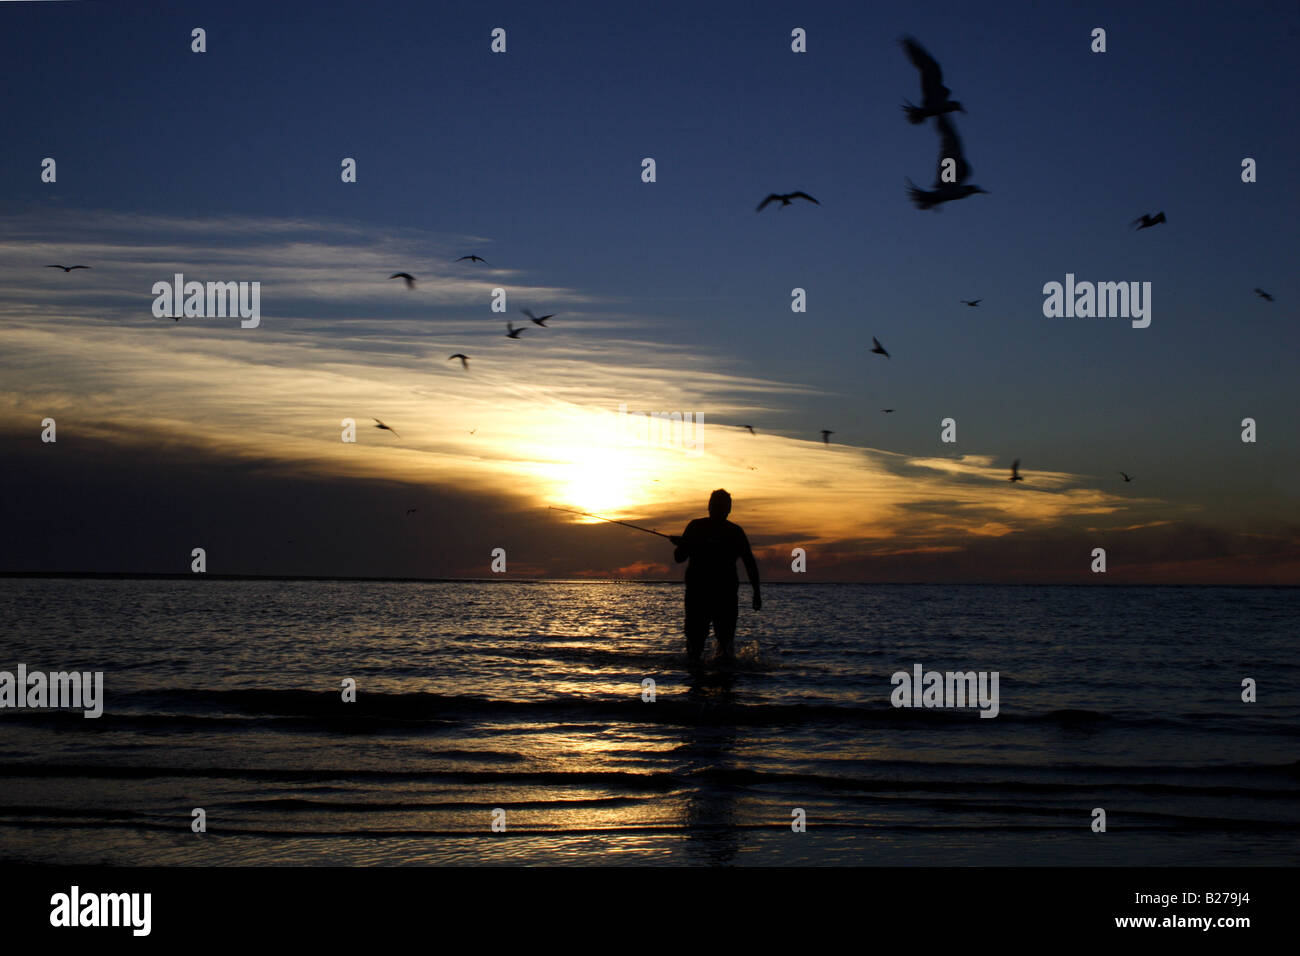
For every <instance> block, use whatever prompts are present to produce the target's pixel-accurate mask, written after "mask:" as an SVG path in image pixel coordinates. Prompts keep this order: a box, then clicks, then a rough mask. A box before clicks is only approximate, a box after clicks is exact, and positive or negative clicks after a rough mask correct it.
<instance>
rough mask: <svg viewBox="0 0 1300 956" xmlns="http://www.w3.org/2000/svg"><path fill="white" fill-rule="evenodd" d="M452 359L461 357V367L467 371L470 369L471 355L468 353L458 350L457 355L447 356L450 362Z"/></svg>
mask: <svg viewBox="0 0 1300 956" xmlns="http://www.w3.org/2000/svg"><path fill="white" fill-rule="evenodd" d="M452 359H460V367H461V368H463V369H464V370H465V371H467V372H468V371H469V356H468V355H466V354H465V353H464V352H457V353H456V354H455V355H448V356H447V361H448V362H450V361H451V360H452Z"/></svg>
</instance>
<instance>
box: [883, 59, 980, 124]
mask: <svg viewBox="0 0 1300 956" xmlns="http://www.w3.org/2000/svg"><path fill="white" fill-rule="evenodd" d="M898 42H899V43H901V44H902V45H903V50H904V51H905V52H906V53H907V58H908V59H909V60H911V61H912V65H913V66H914V67H916V68H917V69H918V70H920V71H921V105H920V106H913V105H912V104H911V103H905V104H904V105H903V112H905V113H906V114H907V121H908V122H909V123H912V124H914V125H919V124H921V123H924V122H925V120H926V118H927V117H930V116H939V115H941V114H943V113H952V112H954V111H955V112H959V113H965V112H966V110H965V109H963V108H962V105H961V104H960V103H958V102H957V101H956V100H953V99H949V94H950V93H952V90H950V89H948V87H946V86H944V85H943V71H942V70H940V69H939V64H938V62H937V61H936V60H935V58H934V57H932V56H930V54H929V53H927V52H926V50H925V47H923V46H921V44H919V43H917V42H916V41H915V40H914V39H912V38H911V37H903V39H901V40H900V41H898Z"/></svg>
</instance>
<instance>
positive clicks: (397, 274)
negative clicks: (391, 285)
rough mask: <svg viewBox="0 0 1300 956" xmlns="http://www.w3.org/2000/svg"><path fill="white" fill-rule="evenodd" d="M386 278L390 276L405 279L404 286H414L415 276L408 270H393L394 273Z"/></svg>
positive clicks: (410, 287) (411, 287)
mask: <svg viewBox="0 0 1300 956" xmlns="http://www.w3.org/2000/svg"><path fill="white" fill-rule="evenodd" d="M388 278H390V279H405V280H406V287H407V288H408V289H414V288H415V276H413V275H411V274H410V273H409V272H394V273H393V274H392V275H390V276H389V277H388Z"/></svg>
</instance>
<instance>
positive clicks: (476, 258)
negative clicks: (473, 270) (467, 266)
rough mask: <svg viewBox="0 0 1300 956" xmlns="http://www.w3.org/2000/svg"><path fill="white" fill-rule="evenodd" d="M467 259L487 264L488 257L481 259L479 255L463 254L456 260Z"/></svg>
mask: <svg viewBox="0 0 1300 956" xmlns="http://www.w3.org/2000/svg"><path fill="white" fill-rule="evenodd" d="M466 259H468V260H469V261H470V262H481V263H483V264H484V265H487V260H486V259H480V258H479V257H478V256H461V257H460V258H459V259H457V260H456V261H457V262H464V261H465V260H466Z"/></svg>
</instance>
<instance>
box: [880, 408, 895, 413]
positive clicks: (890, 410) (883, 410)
mask: <svg viewBox="0 0 1300 956" xmlns="http://www.w3.org/2000/svg"><path fill="white" fill-rule="evenodd" d="M881 411H882V412H884V413H885V414H889V413H890V412H892V411H893V409H892V408H882V409H881Z"/></svg>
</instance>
